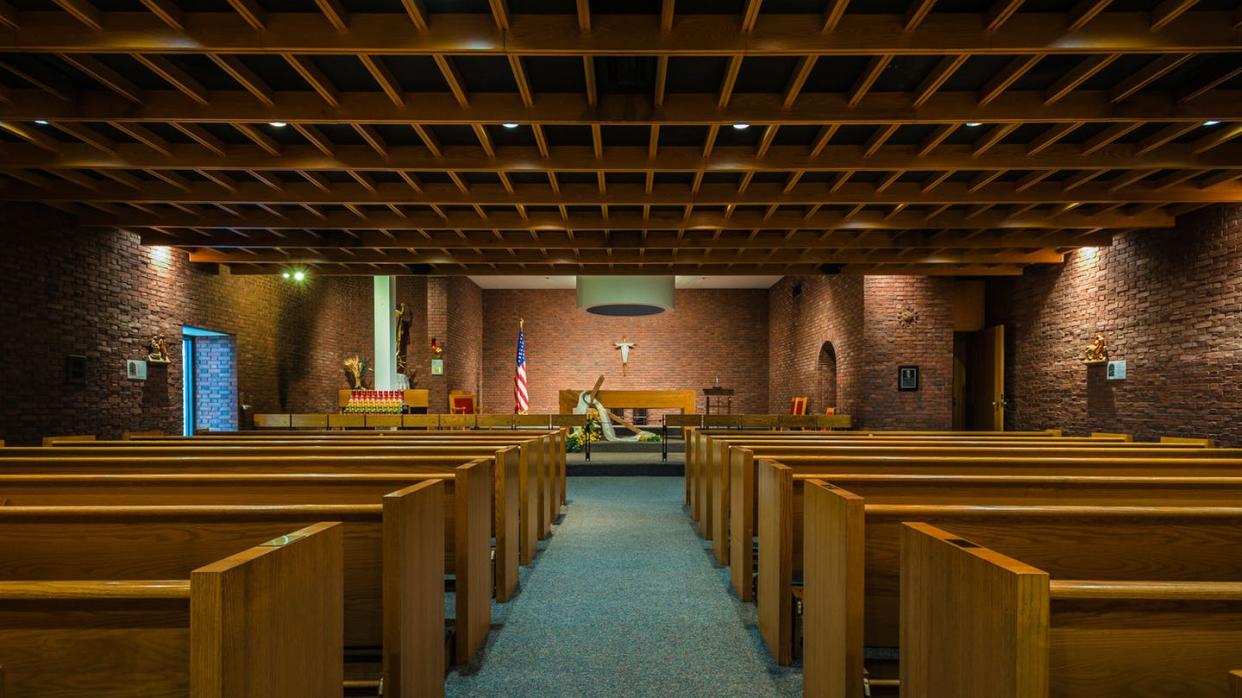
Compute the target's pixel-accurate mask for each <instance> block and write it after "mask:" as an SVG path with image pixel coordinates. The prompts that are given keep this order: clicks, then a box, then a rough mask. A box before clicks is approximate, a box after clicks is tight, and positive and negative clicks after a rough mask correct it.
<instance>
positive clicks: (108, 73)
mask: <svg viewBox="0 0 1242 698" xmlns="http://www.w3.org/2000/svg"><path fill="white" fill-rule="evenodd" d="M57 58H59V59H61V60H62V61H64V62H66V63H68V64H69V65H71V66H73V67H74V68H77V69H78V70H80V71H82V72H83V73H84V74H86V75H87V76H89V77H90V78H92V79H93V80H95V81H96V82H98V83H99V84H101V85H103V86H104V87H106V88H108V89H110V90H112V91H113V92H115V93H117V94H118V95H120V96H122V97H124V98H125V99H127V100H129V101H131V102H141V101H142V90H140V89H139V88H138V87H137V86H136V85H134V83H133V82H131V81H130V79H129V78H127V77H125V76H123V75H121V74H120V73H118V72H116V71H115V70H113V69H112V68H109V67H108V66H107V65H105V64H104V63H103V62H102V61H100V60H99V59H97V58H94V57H93V56H87V55H82V54H72V53H62V54H58V55H57Z"/></svg>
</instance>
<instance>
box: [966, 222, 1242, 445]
mask: <svg viewBox="0 0 1242 698" xmlns="http://www.w3.org/2000/svg"><path fill="white" fill-rule="evenodd" d="M988 314H989V319H990V321H991V322H1003V323H1005V324H1006V332H1007V342H1006V343H1007V353H1008V362H1007V364H1008V365H1007V367H1006V368H1007V370H1006V394H1007V395H1008V399H1009V409H1008V411H1007V413H1006V424H1007V426H1008V427H1009V428H1011V429H1031V428H1038V427H1064V428H1066V429H1069V430H1073V431H1076V432H1089V431H1120V432H1128V433H1133V434H1134V435H1135V436H1136V437H1140V438H1154V437H1157V436H1160V435H1176V436H1201V437H1211V438H1215V439H1217V440H1218V442H1220V443H1221V444H1222V445H1229V446H1238V445H1242V420H1239V419H1238V414H1239V409H1240V408H1242V387H1240V386H1239V381H1238V376H1239V375H1242V330H1239V327H1240V326H1242V325H1240V323H1242V206H1217V207H1211V208H1208V209H1204V210H1201V211H1199V212H1196V213H1194V214H1191V215H1188V216H1185V217H1183V218H1182V219H1181V220H1179V221H1178V224H1177V226H1176V227H1175V228H1173V229H1170V230H1144V231H1136V232H1133V233H1129V234H1126V235H1122V236H1119V237H1118V238H1117V239H1116V240H1115V242H1114V244H1113V245H1112V246H1111V247H1103V248H1100V250H1099V252H1098V253H1097V254H1096V255H1094V256H1091V255H1089V254H1084V253H1082V252H1078V253H1075V254H1072V255H1070V256H1069V261H1068V262H1067V264H1066V265H1065V266H1064V267H1042V268H1038V269H1033V270H1030V271H1028V272H1027V273H1026V275H1024V276H1023V277H1020V278H1015V279H1004V280H995V281H992V282H989V285H988ZM1097 332H1101V333H1103V334H1104V336H1105V338H1106V339H1107V341H1108V345H1109V347H1110V349H1111V353H1112V357H1113V358H1115V359H1125V360H1126V364H1127V367H1126V368H1127V377H1126V380H1124V381H1107V380H1105V376H1104V368H1103V367H1087V366H1085V365H1084V364H1082V362H1081V358H1082V354H1083V351H1084V350H1085V348H1086V346H1087V345H1088V344H1089V343H1090V342H1091V340H1092V339H1093V337H1094V335H1095V334H1096V333H1097Z"/></svg>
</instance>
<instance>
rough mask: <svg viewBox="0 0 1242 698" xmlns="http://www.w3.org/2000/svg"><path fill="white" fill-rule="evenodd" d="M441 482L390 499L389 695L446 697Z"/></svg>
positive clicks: (386, 567)
mask: <svg viewBox="0 0 1242 698" xmlns="http://www.w3.org/2000/svg"><path fill="white" fill-rule="evenodd" d="M444 490H445V483H444V482H443V481H441V480H433V481H429V482H422V483H419V484H417V485H413V486H410V487H407V488H405V489H402V490H398V491H396V492H392V493H390V494H387V495H385V496H384V504H383V506H384V608H385V609H388V612H386V613H385V614H384V676H385V678H386V680H387V685H386V687H385V688H386V692H387V693H388V694H389V695H394V696H398V698H406V697H407V696H408V697H413V696H432V697H436V696H442V695H444V667H445V665H446V664H447V662H446V657H445V646H444V574H445V563H444V547H445V546H444V541H445V538H444V536H445V526H444V515H445V512H444V508H445V505H444V497H445V494H444Z"/></svg>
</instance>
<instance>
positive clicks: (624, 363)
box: [613, 337, 638, 376]
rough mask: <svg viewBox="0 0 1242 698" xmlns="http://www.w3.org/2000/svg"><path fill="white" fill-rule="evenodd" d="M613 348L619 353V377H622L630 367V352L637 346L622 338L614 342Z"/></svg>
mask: <svg viewBox="0 0 1242 698" xmlns="http://www.w3.org/2000/svg"><path fill="white" fill-rule="evenodd" d="M613 346H615V347H616V348H617V349H619V350H620V351H621V375H623V376H624V375H626V373H627V371H628V369H629V367H630V350H631V349H633V348H634V347H636V346H638V345H637V344H635V343H634V342H631V341H629V340H627V339H626V338H625V337H622V338H621V341H620V342H616V343H615V344H613Z"/></svg>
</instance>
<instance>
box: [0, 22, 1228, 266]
mask: <svg viewBox="0 0 1242 698" xmlns="http://www.w3.org/2000/svg"><path fill="white" fill-rule="evenodd" d="M1239 136H1242V3H1239V2H1238V0H1199V1H1197V2H1196V1H1195V0H1025V1H1024V0H914V1H910V0H865V1H864V0H853V1H852V2H851V1H850V0H828V1H827V2H825V0H721V1H712V0H607V1H598V0H576V2H575V1H573V0H54V1H50V0H0V200H18V201H39V202H43V203H46V204H48V205H51V206H55V207H58V208H61V209H64V210H66V211H70V212H72V213H73V214H75V215H76V216H77V217H78V219H79V220H80V221H81V222H82V223H83V224H84V225H87V226H91V227H100V228H104V229H112V228H123V229H127V230H131V231H134V232H136V233H138V234H139V235H141V238H142V241H143V243H144V244H148V245H171V246H176V247H182V248H187V249H189V250H190V254H191V259H192V260H194V261H197V262H203V263H213V264H227V265H229V266H231V267H232V269H233V271H234V273H273V272H276V271H280V270H281V269H282V268H283V267H287V266H288V265H295V264H296V265H305V266H309V267H312V268H313V270H314V271H315V272H316V273H321V274H338V273H354V274H374V273H437V274H473V275H489V274H509V275H511V274H519V275H520V274H539V275H544V274H566V273H578V272H585V273H663V274H668V273H675V274H692V275H711V274H729V275H739V274H785V273H894V274H971V275H1000V274H1016V273H1021V270H1022V268H1023V267H1024V266H1025V265H1029V264H1038V263H1055V262H1059V261H1061V260H1062V257H1063V254H1064V253H1065V252H1066V251H1067V250H1070V249H1073V248H1075V247H1079V246H1084V245H1092V246H1098V245H1107V244H1109V242H1110V240H1111V238H1112V236H1113V235H1114V234H1115V233H1117V232H1119V231H1125V230H1133V229H1157V228H1162V227H1168V226H1171V225H1173V224H1174V219H1175V217H1176V216H1177V215H1180V214H1182V213H1186V212H1188V211H1191V210H1194V209H1196V208H1200V207H1202V206H1206V205H1209V204H1212V203H1217V202H1242V182H1240V178H1242V139H1240V138H1239Z"/></svg>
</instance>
